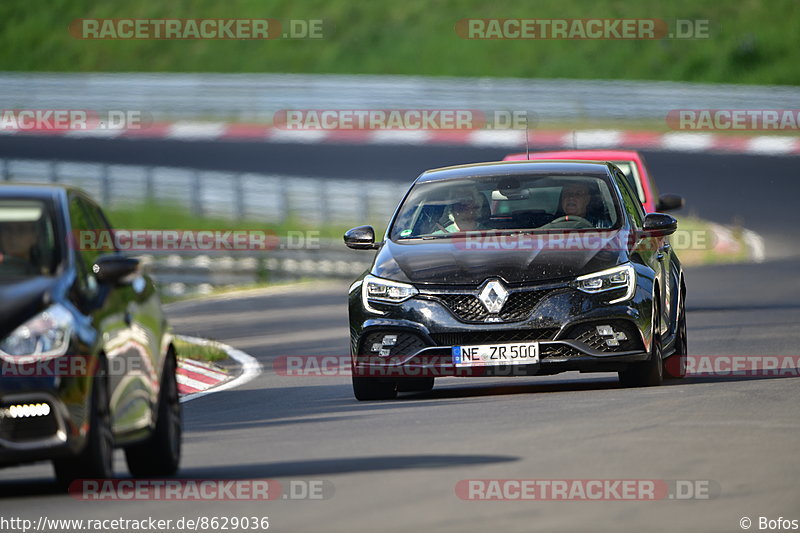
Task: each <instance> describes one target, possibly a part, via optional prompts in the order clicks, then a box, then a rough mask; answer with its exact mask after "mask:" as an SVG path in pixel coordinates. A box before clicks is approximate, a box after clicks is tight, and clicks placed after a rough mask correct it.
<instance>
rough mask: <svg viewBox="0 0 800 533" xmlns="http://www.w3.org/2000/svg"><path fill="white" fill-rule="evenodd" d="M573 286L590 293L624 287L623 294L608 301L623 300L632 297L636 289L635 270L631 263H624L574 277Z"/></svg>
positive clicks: (612, 302)
mask: <svg viewBox="0 0 800 533" xmlns="http://www.w3.org/2000/svg"><path fill="white" fill-rule="evenodd" d="M573 286H574V287H575V288H576V289H578V290H581V291H583V292H587V293H590V294H595V293H598V292H606V291H612V290H616V289H626V290H625V294H624V295H623V296H621V297H619V298H616V299H614V300H611V301H609V302H608V303H610V304H615V303H619V302H624V301H625V300H630V299H631V298H633V293H634V292H635V291H636V270H634V268H633V265H631V264H630V263H626V264H624V265H620V266H618V267H614V268H609V269H608V270H603V271H600V272H595V273H592V274H586V275H584V276H580V277H578V278H576V279H575V282H574V283H573Z"/></svg>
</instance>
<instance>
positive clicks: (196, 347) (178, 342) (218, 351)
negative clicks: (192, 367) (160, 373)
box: [172, 337, 228, 362]
mask: <svg viewBox="0 0 800 533" xmlns="http://www.w3.org/2000/svg"><path fill="white" fill-rule="evenodd" d="M172 344H173V345H174V346H175V352H176V354H177V356H178V357H181V358H185V359H194V360H195V361H210V362H213V361H222V360H224V359H227V358H228V354H227V353H226V352H225V350H223V349H222V348H217V347H216V346H214V345H208V344H195V343H193V342H189V341H187V340H184V339H181V338H179V337H175V338H173V339H172Z"/></svg>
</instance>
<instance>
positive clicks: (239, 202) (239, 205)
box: [233, 174, 246, 220]
mask: <svg viewBox="0 0 800 533" xmlns="http://www.w3.org/2000/svg"><path fill="white" fill-rule="evenodd" d="M233 189H234V202H236V204H235V210H236V212H235V213H234V217H235V218H236V220H242V219H244V217H245V215H246V213H245V209H246V208H245V205H244V178H243V176H242V175H241V174H236V175H234V176H233Z"/></svg>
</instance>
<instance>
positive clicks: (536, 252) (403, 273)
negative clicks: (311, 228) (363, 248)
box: [372, 231, 628, 285]
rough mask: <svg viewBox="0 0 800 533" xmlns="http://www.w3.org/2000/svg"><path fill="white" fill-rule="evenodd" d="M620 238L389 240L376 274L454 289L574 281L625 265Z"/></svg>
mask: <svg viewBox="0 0 800 533" xmlns="http://www.w3.org/2000/svg"><path fill="white" fill-rule="evenodd" d="M620 234H621V232H619V231H611V232H608V231H607V232H602V233H600V232H591V233H584V232H572V233H562V234H557V235H553V234H551V235H533V236H529V237H528V238H525V237H519V238H517V237H514V238H513V239H509V238H507V237H504V238H495V239H494V240H492V239H491V237H487V238H485V239H480V240H478V241H475V240H472V241H470V240H469V238H467V239H464V238H459V239H437V240H430V241H419V240H414V241H406V242H404V243H398V242H393V241H386V242H385V243H384V244H383V246H382V247H381V249H380V251H379V252H378V254H377V256H376V257H375V263H374V265H373V268H372V274H374V275H376V276H379V277H382V278H387V279H393V280H396V281H405V282H410V283H415V284H420V283H421V284H452V285H478V284H480V283H483V282H484V281H485V280H486V279H488V278H500V279H502V280H503V281H505V282H507V283H536V282H543V281H552V280H559V279H565V278H573V277H576V276H580V275H582V274H588V273H591V272H597V271H600V270H604V269H606V268H610V267H613V266H616V265H618V264H621V263H624V262H626V261H627V260H628V258H627V256H628V254H627V251H626V249H625V246H620V245H618V243H619V242H620V240H619V237H620ZM476 248H477V249H476Z"/></svg>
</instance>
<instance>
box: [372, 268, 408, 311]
mask: <svg viewBox="0 0 800 533" xmlns="http://www.w3.org/2000/svg"><path fill="white" fill-rule="evenodd" d="M418 292H419V291H417V289H416V288H415V287H414V286H413V285H409V284H408V283H400V282H399V281H391V280H388V279H383V278H376V277H375V276H372V275H369V276H366V277H365V278H364V282H363V283H362V284H361V301H362V303H363V304H364V308H365V309H366V310H367V311H369V312H371V313H376V314H379V315H382V314H384V313H383V311H379V310H377V309H375V308H373V307H371V306H370V305H369V302H380V303H387V304H399V303H401V302H405V301H406V300H408V299H409V298H411V297H412V296H414V295H415V294H417V293H418Z"/></svg>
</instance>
